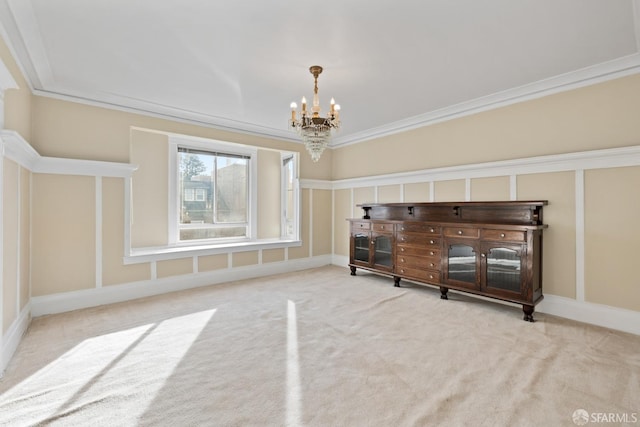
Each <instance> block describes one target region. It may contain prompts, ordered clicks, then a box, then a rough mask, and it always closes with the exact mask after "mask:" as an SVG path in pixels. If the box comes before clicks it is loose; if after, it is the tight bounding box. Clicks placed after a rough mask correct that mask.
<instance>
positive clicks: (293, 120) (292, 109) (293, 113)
mask: <svg viewBox="0 0 640 427" xmlns="http://www.w3.org/2000/svg"><path fill="white" fill-rule="evenodd" d="M296 108H298V104H296V103H295V102H292V103H291V121H292V122H295V121H296Z"/></svg>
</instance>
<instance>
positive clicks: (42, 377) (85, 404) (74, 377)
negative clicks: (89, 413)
mask: <svg viewBox="0 0 640 427" xmlns="http://www.w3.org/2000/svg"><path fill="white" fill-rule="evenodd" d="M215 312H216V310H215V309H213V310H206V311H201V312H197V313H192V314H188V315H184V316H178V317H173V318H170V319H167V320H164V321H162V322H157V323H152V324H147V325H143V326H139V327H135V328H131V329H126V330H121V331H117V332H113V333H109V334H105V335H101V336H96V337H93V338H89V339H86V340H84V341H83V342H82V343H80V344H78V345H77V346H75V347H74V348H73V349H71V350H69V351H67V352H66V353H65V354H63V355H62V356H60V357H59V358H57V359H56V360H55V361H53V362H52V363H50V364H49V365H47V366H46V367H45V368H43V369H41V370H39V371H38V372H36V373H35V374H33V375H31V376H30V377H29V378H27V379H26V380H24V381H22V382H21V383H19V384H18V385H16V386H15V387H13V388H12V389H11V390H9V391H7V392H6V393H4V394H3V395H2V397H1V398H0V425H4V424H3V422H4V421H3V418H4V416H5V415H6V416H9V415H10V416H11V421H12V422H13V423H16V422H17V423H20V420H27V419H29V420H34V419H38V420H39V422H51V421H55V420H63V419H66V420H69V421H70V420H71V419H73V417H74V413H76V412H77V411H78V409H80V408H90V407H91V406H92V405H94V404H96V403H98V402H104V401H110V402H111V403H113V404H118V405H121V404H124V406H127V405H126V403H125V402H127V401H131V398H132V397H135V399H136V400H137V403H136V404H135V405H132V406H131V407H128V408H127V409H126V411H123V414H126V416H125V417H124V418H126V420H124V419H123V420H122V421H123V422H126V421H128V422H129V423H131V422H133V421H134V420H136V419H137V418H138V417H139V416H141V415H142V414H144V411H145V410H146V408H147V406H148V405H149V404H151V402H152V401H153V399H154V397H155V395H156V393H157V392H158V391H159V390H161V388H162V387H163V385H164V383H165V381H166V380H167V378H169V376H170V375H171V374H172V372H173V371H174V369H175V367H176V366H177V365H178V363H180V361H181V360H182V358H183V357H184V356H185V354H186V353H187V352H188V350H189V348H190V347H191V345H192V344H193V342H194V341H195V340H196V339H197V337H198V335H199V334H200V333H201V332H202V330H203V328H204V327H205V326H206V325H207V323H208V322H209V321H210V320H211V318H212V316H213V315H214V314H215ZM43 351H46V350H45V349H43ZM140 372H147V373H148V375H145V376H144V377H141V376H139V375H134V373H137V374H139V373H140ZM140 378H143V380H142V381H141V380H140ZM140 399H142V401H141V400H140ZM141 403H142V404H141ZM4 420H5V421H6V419H4Z"/></svg>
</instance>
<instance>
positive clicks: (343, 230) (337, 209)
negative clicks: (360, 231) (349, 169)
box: [333, 189, 353, 256]
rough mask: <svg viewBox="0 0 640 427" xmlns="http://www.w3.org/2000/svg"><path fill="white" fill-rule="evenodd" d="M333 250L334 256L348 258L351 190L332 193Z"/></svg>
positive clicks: (351, 209)
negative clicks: (348, 220) (348, 219)
mask: <svg viewBox="0 0 640 427" xmlns="http://www.w3.org/2000/svg"><path fill="white" fill-rule="evenodd" d="M333 201H334V202H333V217H334V220H333V246H334V248H333V250H334V253H335V254H336V255H342V256H349V223H348V222H347V218H352V217H353V213H352V212H353V207H352V206H351V190H350V189H348V190H335V191H334V192H333Z"/></svg>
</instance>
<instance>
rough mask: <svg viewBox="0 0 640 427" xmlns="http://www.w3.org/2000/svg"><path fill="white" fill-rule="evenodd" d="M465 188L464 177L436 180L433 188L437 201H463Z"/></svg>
mask: <svg viewBox="0 0 640 427" xmlns="http://www.w3.org/2000/svg"><path fill="white" fill-rule="evenodd" d="M465 189H466V183H465V181H464V179H455V180H451V181H436V183H435V185H434V189H433V192H434V200H435V201H436V202H463V201H464V195H465Z"/></svg>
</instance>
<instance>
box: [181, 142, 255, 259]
mask: <svg viewBox="0 0 640 427" xmlns="http://www.w3.org/2000/svg"><path fill="white" fill-rule="evenodd" d="M178 147H183V148H191V149H194V150H203V151H211V152H223V153H229V154H237V155H242V156H248V157H249V162H248V163H249V179H248V187H249V188H248V189H247V190H248V196H247V198H248V203H249V209H248V216H249V217H248V219H247V224H248V227H247V236H246V237H240V238H221V239H195V240H180V226H179V212H180V200H179V192H178V180H179V177H178V174H179V171H178ZM168 157H169V165H168V168H169V197H168V199H169V207H168V215H169V218H168V237H169V242H168V243H169V246H202V245H207V244H210V245H219V244H221V243H235V242H244V241H252V240H256V230H257V229H258V226H257V224H258V215H257V212H258V149H257V147H251V146H248V145H243V144H236V143H232V142H226V141H218V140H213V139H206V138H197V137H189V136H184V135H180V136H178V135H172V136H170V137H169V156H168ZM194 197H195V194H194Z"/></svg>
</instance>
